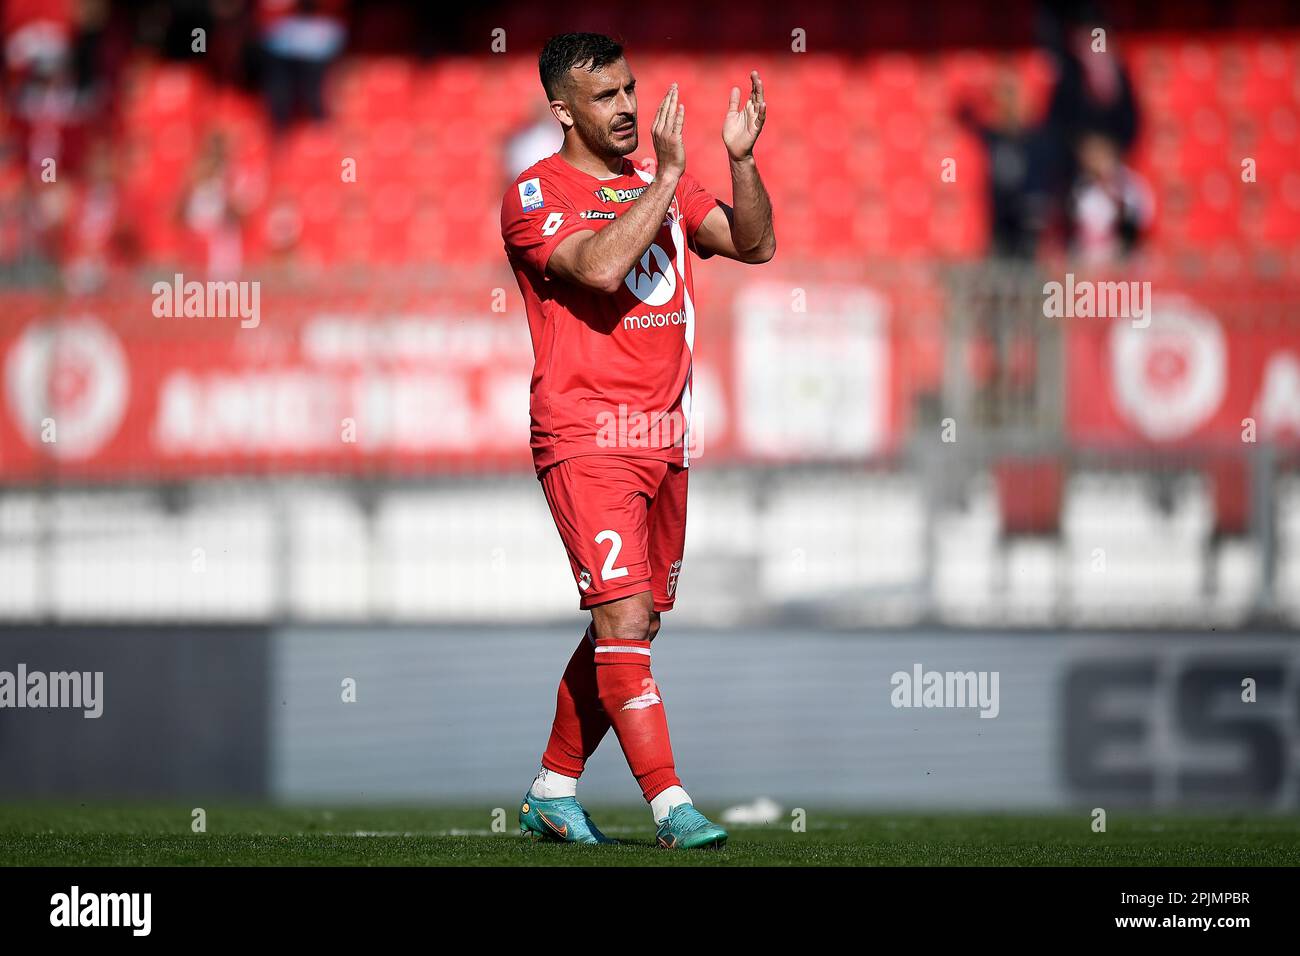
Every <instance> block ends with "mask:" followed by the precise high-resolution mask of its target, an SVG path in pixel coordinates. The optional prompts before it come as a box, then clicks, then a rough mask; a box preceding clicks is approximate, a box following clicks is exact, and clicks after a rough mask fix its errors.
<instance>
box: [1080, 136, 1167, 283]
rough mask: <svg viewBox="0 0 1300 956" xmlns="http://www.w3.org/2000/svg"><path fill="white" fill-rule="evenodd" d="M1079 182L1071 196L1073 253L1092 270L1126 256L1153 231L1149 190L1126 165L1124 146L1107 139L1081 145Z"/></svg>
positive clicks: (1092, 138)
mask: <svg viewBox="0 0 1300 956" xmlns="http://www.w3.org/2000/svg"><path fill="white" fill-rule="evenodd" d="M1078 167H1079V179H1078V182H1077V183H1076V184H1075V187H1074V190H1073V192H1072V194H1071V203H1070V210H1069V212H1070V225H1071V236H1072V239H1073V242H1072V245H1073V248H1074V251H1075V252H1076V253H1078V255H1079V256H1080V257H1081V258H1082V260H1083V261H1084V262H1086V263H1088V264H1090V265H1098V264H1102V263H1106V262H1111V261H1114V260H1115V259H1119V258H1122V257H1124V256H1127V255H1128V254H1129V253H1130V252H1132V251H1133V249H1134V247H1135V246H1136V245H1137V242H1138V239H1139V237H1140V236H1141V234H1142V233H1143V232H1144V231H1145V230H1146V229H1147V228H1148V227H1149V226H1150V224H1151V219H1152V214H1153V212H1154V208H1155V203H1154V200H1153V198H1152V192H1151V188H1150V186H1148V185H1147V182H1146V180H1145V179H1143V178H1142V177H1141V176H1140V175H1139V174H1138V173H1136V172H1134V171H1133V170H1132V169H1130V168H1129V167H1128V166H1126V165H1124V162H1123V160H1122V159H1121V158H1120V152H1119V145H1118V144H1117V143H1116V142H1115V141H1114V140H1112V139H1111V138H1110V137H1108V136H1106V135H1105V134H1103V133H1089V134H1087V135H1085V136H1084V137H1083V138H1082V139H1081V140H1080V141H1079V155H1078Z"/></svg>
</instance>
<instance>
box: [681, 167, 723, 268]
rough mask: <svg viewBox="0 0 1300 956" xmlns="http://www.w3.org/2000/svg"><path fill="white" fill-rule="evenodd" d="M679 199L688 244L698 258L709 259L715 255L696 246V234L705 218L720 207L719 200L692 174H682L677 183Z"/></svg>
mask: <svg viewBox="0 0 1300 956" xmlns="http://www.w3.org/2000/svg"><path fill="white" fill-rule="evenodd" d="M677 199H678V206H679V208H680V209H681V211H682V222H683V224H684V225H685V226H686V242H687V244H688V245H689V246H690V247H691V249H692V250H693V251H694V252H695V254H696V255H697V256H699V257H700V258H701V259H707V258H708V257H709V256H711V255H713V253H712V252H705V251H703V250H701V249H700V248H699V247H698V246H697V245H696V244H695V233H696V231H697V230H698V229H699V228H700V225H701V224H702V223H703V222H704V217H705V216H707V215H708V214H709V213H710V212H712V211H713V209H714V208H715V207H716V206H718V200H717V198H716V197H714V195H713V194H712V193H710V192H709V191H708V190H707V189H705V188H704V187H703V186H701V185H700V184H699V181H698V180H696V178H695V177H694V176H692V175H691V174H690V173H682V176H681V178H680V179H679V180H678V181H677Z"/></svg>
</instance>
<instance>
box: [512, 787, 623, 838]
mask: <svg viewBox="0 0 1300 956" xmlns="http://www.w3.org/2000/svg"><path fill="white" fill-rule="evenodd" d="M519 832H520V833H523V834H533V835H535V836H540V837H542V838H543V839H547V840H558V841H559V842H561V843H617V842H618V841H617V840H611V839H610V838H609V837H607V836H605V834H603V833H601V832H600V831H599V830H598V829H596V824H595V823H593V822H592V820H591V814H589V813H588V812H587V811H586V810H584V809H583V808H582V804H580V803H579V802H578V798H577V797H555V798H554V799H552V800H541V799H539V798H537V797H534V796H533V792H532V791H531V790H529V791H528V793H526V794H524V801H523V803H522V804H520V806H519Z"/></svg>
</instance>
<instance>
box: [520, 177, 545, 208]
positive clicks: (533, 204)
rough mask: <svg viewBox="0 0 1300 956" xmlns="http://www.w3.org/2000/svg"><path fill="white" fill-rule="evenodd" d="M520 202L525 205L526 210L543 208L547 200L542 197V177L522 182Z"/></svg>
mask: <svg viewBox="0 0 1300 956" xmlns="http://www.w3.org/2000/svg"><path fill="white" fill-rule="evenodd" d="M519 202H520V204H521V205H522V206H523V207H524V212H530V211H531V210H533V209H541V208H542V207H543V206H544V205H546V200H545V199H544V198H543V197H542V181H541V180H540V179H525V180H524V181H523V182H522V183H520V184H519Z"/></svg>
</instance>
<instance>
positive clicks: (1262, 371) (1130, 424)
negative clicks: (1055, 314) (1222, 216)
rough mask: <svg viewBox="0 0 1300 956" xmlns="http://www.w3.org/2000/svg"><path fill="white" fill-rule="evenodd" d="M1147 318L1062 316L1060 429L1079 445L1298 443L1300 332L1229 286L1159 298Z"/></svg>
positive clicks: (1288, 318)
mask: <svg viewBox="0 0 1300 956" xmlns="http://www.w3.org/2000/svg"><path fill="white" fill-rule="evenodd" d="M1151 302H1152V305H1151V311H1150V316H1149V322H1148V321H1147V318H1143V319H1140V320H1134V319H1130V318H1104V319H1097V318H1070V319H1064V320H1062V321H1067V322H1069V323H1070V325H1069V329H1068V332H1067V353H1068V354H1067V377H1068V387H1067V396H1066V397H1067V405H1066V408H1067V413H1066V417H1067V426H1068V432H1069V435H1070V437H1071V438H1072V439H1073V440H1075V441H1078V442H1082V443H1090V444H1106V445H1138V446H1144V447H1152V446H1170V447H1190V446H1196V445H1222V444H1224V443H1249V442H1263V441H1272V442H1278V443H1282V444H1294V443H1297V442H1300V324H1297V322H1296V318H1295V316H1294V315H1287V314H1285V312H1284V311H1281V310H1278V309H1277V308H1275V307H1274V306H1273V305H1271V304H1268V303H1259V302H1246V301H1243V299H1242V296H1241V295H1240V291H1239V290H1238V289H1236V288H1233V289H1227V288H1219V289H1204V288H1202V289H1196V290H1192V291H1186V292H1182V291H1178V292H1174V291H1167V292H1161V291H1157V292H1156V293H1155V294H1154V295H1153V296H1152V298H1151Z"/></svg>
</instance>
